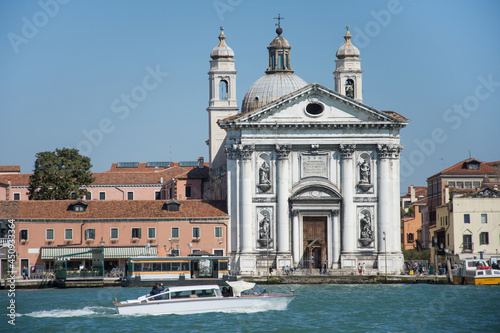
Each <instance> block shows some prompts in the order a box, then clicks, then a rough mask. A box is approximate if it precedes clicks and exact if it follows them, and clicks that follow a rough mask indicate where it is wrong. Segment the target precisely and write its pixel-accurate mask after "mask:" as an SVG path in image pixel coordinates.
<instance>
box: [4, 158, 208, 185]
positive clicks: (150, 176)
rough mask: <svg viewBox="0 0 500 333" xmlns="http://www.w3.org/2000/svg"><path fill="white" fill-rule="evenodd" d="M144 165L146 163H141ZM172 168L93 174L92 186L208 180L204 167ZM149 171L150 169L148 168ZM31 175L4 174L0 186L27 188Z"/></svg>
mask: <svg viewBox="0 0 500 333" xmlns="http://www.w3.org/2000/svg"><path fill="white" fill-rule="evenodd" d="M142 164H144V165H145V164H146V163H142ZM174 164H175V165H174V166H173V167H170V168H168V169H165V168H162V169H159V170H157V171H155V170H154V168H151V169H153V170H151V171H148V172H144V171H135V172H134V171H131V168H123V169H124V170H125V171H128V172H123V171H120V172H118V171H117V172H114V171H112V170H113V169H112V170H108V171H106V172H95V173H93V174H92V175H93V176H94V177H95V181H94V183H92V185H97V186H98V185H116V184H129V185H130V184H160V182H161V180H162V178H163V182H166V181H168V180H170V179H172V178H181V179H186V178H190V179H200V178H201V179H206V178H208V174H209V168H208V166H205V167H203V168H198V167H180V166H178V165H177V163H174ZM118 169H120V168H118ZM148 169H150V168H148ZM31 175H32V174H31V173H22V174H4V175H0V184H2V183H3V184H8V182H9V181H10V182H11V185H12V186H29V177H30V176H31Z"/></svg>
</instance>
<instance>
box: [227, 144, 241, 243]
mask: <svg viewBox="0 0 500 333" xmlns="http://www.w3.org/2000/svg"><path fill="white" fill-rule="evenodd" d="M225 151H226V158H227V175H226V177H227V207H228V212H229V215H230V216H231V220H230V224H229V228H228V233H227V236H226V237H227V246H228V251H230V252H235V251H238V249H239V244H238V220H237V218H236V217H237V216H238V205H237V202H238V187H239V186H238V178H237V174H238V172H237V167H236V166H237V162H236V159H237V158H238V150H237V149H236V147H234V146H233V147H226V148H225ZM233 203H234V204H233Z"/></svg>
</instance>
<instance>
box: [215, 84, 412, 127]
mask: <svg viewBox="0 0 500 333" xmlns="http://www.w3.org/2000/svg"><path fill="white" fill-rule="evenodd" d="M407 123H408V119H406V118H404V117H402V116H400V115H398V114H397V113H395V112H385V111H380V110H377V109H374V108H372V107H370V106H367V105H365V104H363V103H360V102H357V101H355V100H353V99H350V98H348V97H346V96H344V95H341V94H339V93H337V92H335V91H333V90H331V89H328V88H326V87H323V86H321V85H319V84H317V83H312V84H310V85H308V86H306V87H304V88H302V89H299V90H297V91H295V92H293V93H291V94H288V95H286V96H283V97H282V98H280V99H278V100H276V101H274V102H272V103H269V104H267V105H265V106H263V107H262V108H260V109H257V110H254V111H252V112H248V113H245V114H238V115H236V116H233V117H230V118H226V119H224V120H221V121H220V124H221V127H225V126H231V127H232V126H244V127H246V126H271V127H272V126H293V127H296V126H387V125H390V126H398V127H404V126H405V125H406V124H407Z"/></svg>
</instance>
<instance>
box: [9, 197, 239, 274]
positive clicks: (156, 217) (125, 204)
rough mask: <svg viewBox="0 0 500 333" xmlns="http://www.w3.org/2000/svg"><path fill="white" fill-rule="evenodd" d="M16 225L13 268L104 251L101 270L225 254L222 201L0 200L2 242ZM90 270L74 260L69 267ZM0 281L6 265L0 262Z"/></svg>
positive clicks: (45, 265)
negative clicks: (130, 262) (152, 259)
mask: <svg viewBox="0 0 500 333" xmlns="http://www.w3.org/2000/svg"><path fill="white" fill-rule="evenodd" d="M9 220H14V226H15V236H16V239H15V249H16V252H17V256H16V267H17V272H18V274H21V273H20V270H21V268H22V267H24V266H26V267H30V269H31V271H32V272H35V271H36V272H47V271H51V270H53V268H54V257H58V256H61V255H66V254H74V253H79V252H83V251H86V250H88V249H89V248H95V247H103V248H104V260H105V270H107V271H109V270H111V269H113V268H118V269H122V270H123V269H124V264H125V259H126V258H130V257H136V256H144V255H149V256H167V255H180V256H186V255H188V254H191V253H196V252H198V251H206V252H208V253H210V254H214V255H219V256H224V255H227V248H226V244H227V226H228V222H229V216H228V215H227V214H226V213H225V202H221V201H212V202H207V201H202V200H195V199H192V200H179V201H176V200H90V201H86V200H76V201H71V200H50V201H1V202H0V222H1V226H2V229H1V230H2V235H3V236H2V237H4V238H5V237H6V234H7V228H10V227H9V226H10V224H9V223H8V221H9ZM80 265H85V266H86V267H89V265H90V262H89V260H88V259H85V258H83V257H78V256H77V257H75V259H71V261H70V262H69V266H70V267H75V268H76V267H80ZM1 267H2V270H1V272H2V276H4V275H5V274H6V273H7V261H6V260H5V259H2V262H1Z"/></svg>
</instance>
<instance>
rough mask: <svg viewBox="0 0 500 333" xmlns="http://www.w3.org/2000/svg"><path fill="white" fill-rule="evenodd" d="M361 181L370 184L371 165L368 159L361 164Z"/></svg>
mask: <svg viewBox="0 0 500 333" xmlns="http://www.w3.org/2000/svg"><path fill="white" fill-rule="evenodd" d="M359 182H360V183H365V184H370V165H369V164H368V162H366V160H363V162H362V163H361V164H360V165H359Z"/></svg>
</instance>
